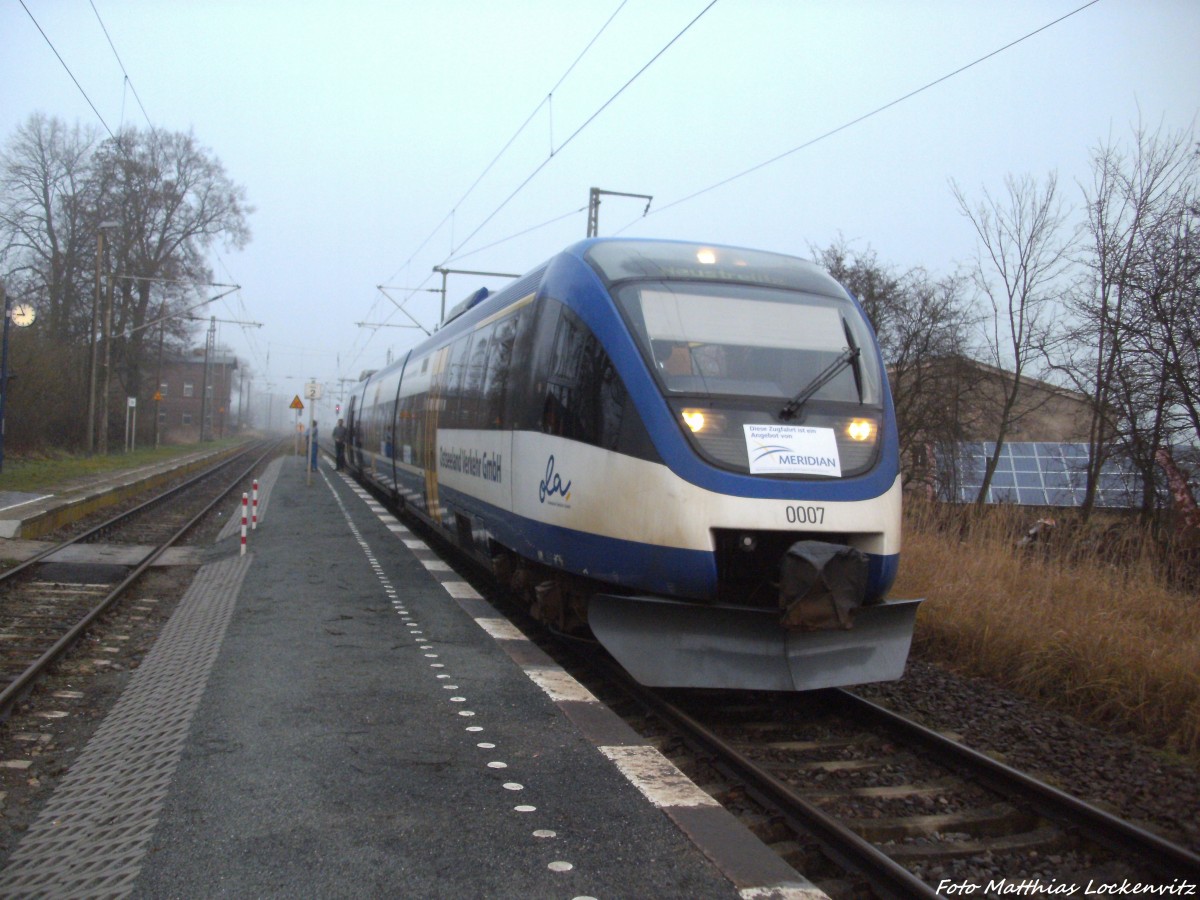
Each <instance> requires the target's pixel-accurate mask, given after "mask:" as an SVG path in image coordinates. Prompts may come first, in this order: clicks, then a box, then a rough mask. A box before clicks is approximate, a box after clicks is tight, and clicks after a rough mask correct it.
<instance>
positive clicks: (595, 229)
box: [587, 188, 654, 238]
mask: <svg viewBox="0 0 1200 900" xmlns="http://www.w3.org/2000/svg"><path fill="white" fill-rule="evenodd" d="M601 194H605V195H607V196H609V197H637V198H638V199H639V200H645V201H646V208H645V209H644V210H642V216H643V217H644V216H645V215H646V213H648V212H650V203H651V202H652V201H653V200H654V197H653V196H651V195H650V194H624V193H622V192H621V191H605V190H601V189H600V188H592V191H591V194H590V196H589V198H588V224H587V236H588V237H590V238H593V237H596V236H597V235H598V234H599V233H600V195H601Z"/></svg>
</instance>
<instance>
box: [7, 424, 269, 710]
mask: <svg viewBox="0 0 1200 900" xmlns="http://www.w3.org/2000/svg"><path fill="white" fill-rule="evenodd" d="M276 446H277V443H275V442H272V443H271V444H269V445H268V446H267V447H266V449H265V450H264V452H263V453H262V454H261V455H259V456H258V457H257V458H256V459H255V460H254V461H253V462H252V463H251V464H250V465H249V466H248V467H247V468H246V469H244V470H243V471H242V472H241V473H240V474H239V475H238V476H237V477H236V478H234V479H233V480H231V481H230V482H229V486H228V487H227V488H225V490H223V491H222V492H221V493H220V494H219V495H218V496H217V497H216V498H214V499H213V500H212V501H211V502H209V503H208V504H206V505H205V507H204V508H203V509H202V510H201V511H200V512H198V513H197V514H196V515H194V516H193V517H192V518H191V519H189V520H188V521H187V522H186V523H185V524H184V525H183V526H182V527H180V528H179V529H178V530H177V531H176V532H175V533H174V534H172V535H171V536H170V537H169V538H167V540H166V541H164V542H163V543H161V544H159V545H158V546H157V547H156V548H154V550H152V551H150V553H148V554H147V555H146V556H145V557H144V558H143V559H142V561H141V562H140V563H138V564H137V565H136V566H135V567H134V568H133V569H132V570H131V571H130V572H129V574H128V575H127V576H125V578H124V579H123V580H122V581H121V582H120V584H118V585H117V586H116V587H115V588H113V589H112V591H110V592H109V593H108V594H107V595H106V596H105V597H104V598H103V599H102V600H100V602H99V603H98V604H97V605H96V606H95V607H93V608H92V610H91V611H90V612H88V613H87V614H86V615H85V616H83V618H81V619H80V620H79V621H78V622H76V623H75V625H73V626H72V627H71V628H70V630H68V631H67V632H66V633H65V634H63V635H62V637H60V638H59V639H58V640H57V641H55V642H54V644H53V646H51V647H50V648H49V649H48V650H46V652H44V653H43V654H42V655H41V656H40V657H38V659H37V660H36V661H35V662H34V663H33V664H32V665H30V666H29V667H28V668H26V669H25V671H24V672H22V673H21V674H20V675H18V676H17V677H16V678H15V679H14V680H13V681H12V682H11V683H10V684H9V685H8V686H7V687H5V688H4V690H3V691H0V721H3V720H5V719H7V718H8V716H9V714H10V713H11V712H12V708H13V707H14V706H15V705H16V704H17V703H18V702H19V701H20V700H21V698H23V697H24V696H25V694H26V692H28V690H29V689H30V687H32V685H33V682H34V681H35V680H36V679H37V678H38V677H39V676H40V675H41V674H42V673H43V672H44V671H45V670H46V669H47V668H48V667H49V666H50V665H51V664H52V663H54V662H55V661H56V660H58V658H59V657H61V656H62V655H63V654H64V653H66V652H67V650H69V649H70V648H71V647H72V646H73V645H74V644H75V642H76V641H78V640H79V638H80V637H81V636H82V635H83V634H84V633H85V632H86V631H87V629H88V627H89V626H90V625H91V624H92V623H93V622H94V621H95V620H96V619H97V618H99V617H100V616H101V615H103V614H104V613H105V612H107V611H108V609H109V607H110V606H112V605H113V604H114V603H115V602H116V601H117V599H118V598H119V597H120V596H121V594H123V593H124V592H125V590H126V589H127V588H128V587H129V586H130V585H131V584H133V583H134V582H135V581H136V580H137V579H138V578H139V577H141V575H142V574H143V573H144V572H145V571H146V570H147V569H149V568H150V566H151V565H153V564H154V562H155V560H157V559H158V558H159V557H160V556H162V555H163V554H164V553H165V552H166V551H167V550H168V549H169V548H170V547H171V545H173V544H174V543H175V542H176V541H178V540H180V539H181V538H182V537H183V536H184V535H185V534H187V532H188V531H190V530H191V529H192V528H194V527H195V526H196V524H197V523H198V522H199V521H200V520H201V519H202V518H203V517H204V516H206V515H207V514H208V513H209V512H211V511H212V509H213V507H215V506H216V505H217V504H218V503H220V502H221V501H223V500H224V499H225V498H226V497H227V496H228V495H229V494H230V492H232V491H233V489H234V488H235V487H237V485H238V484H239V483H240V482H241V481H242V479H244V478H246V477H247V476H248V475H249V474H250V473H251V472H253V471H254V469H255V467H256V466H258V465H259V464H260V463H261V462H262V461H263V460H264V459H266V458H267V456H269V455H270V454H271V453H272V452H273V451H274V449H275V447H276ZM249 452H250V451H249V450H247V451H246V453H242V454H240V455H239V456H237V457H234V458H233V460H226V461H225V462H222V463H221V464H220V465H218V466H214V467H213V468H212V469H210V470H208V471H207V472H205V473H204V474H202V475H200V476H198V477H197V478H194V479H191V480H189V481H188V482H187V485H191V484H192V483H194V482H195V481H198V480H200V479H202V478H205V477H207V476H209V475H211V474H213V472H214V471H217V470H219V469H222V468H224V467H225V466H227V465H229V464H230V463H231V462H234V461H236V460H237V459H240V458H242V457H244V456H246V455H247V454H248V453H249ZM187 485H180V486H179V487H178V488H172V489H171V490H169V491H164V492H163V494H161V495H159V496H158V497H155V498H153V499H152V500H149V501H147V502H146V503H143V504H140V505H139V506H138V507H137V508H136V510H129V511H127V512H125V513H122V514H121V515H120V516H116V517H114V518H113V519H112V520H110V521H109V522H104V523H102V524H101V525H98V526H96V528H93V529H91V530H90V531H88V532H87V534H88V535H90V534H92V533H94V532H96V531H98V530H100V529H102V528H106V527H110V525H111V523H112V522H115V521H119V520H120V519H123V518H127V517H128V516H129V515H131V514H132V513H133V512H136V511H137V510H141V509H144V508H145V507H147V506H149V505H151V504H153V503H157V502H159V501H160V500H162V499H163V498H164V497H166V496H169V495H171V494H174V493H176V492H177V491H178V490H180V489H182V488H183V487H185V486H187ZM76 542H77V541H67V542H65V543H64V544H62V545H60V546H59V547H58V548H55V549H61V547H62V546H67V545H69V544H72V543H76ZM10 571H12V570H10ZM6 574H7V573H6Z"/></svg>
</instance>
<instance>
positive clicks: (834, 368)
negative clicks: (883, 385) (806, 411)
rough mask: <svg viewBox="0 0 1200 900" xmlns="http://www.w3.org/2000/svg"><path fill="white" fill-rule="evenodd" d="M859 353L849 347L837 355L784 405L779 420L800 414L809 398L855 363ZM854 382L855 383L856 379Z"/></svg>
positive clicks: (858, 350) (858, 349)
mask: <svg viewBox="0 0 1200 900" xmlns="http://www.w3.org/2000/svg"><path fill="white" fill-rule="evenodd" d="M860 353H862V349H861V348H859V347H850V348H848V349H846V350H843V351H842V352H841V353H839V354H838V357H837V359H835V360H834V361H833V362H831V363H830V364H829V365H827V366H826V367H825V368H824V369H823V370H822V371H821V373H820V374H819V375H817V377H816V378H814V379H813V380H812V381H810V382H809V383H808V384H806V385H805V386H804V387H803V388H801V389H800V393H798V394H797V395H796V396H795V397H793V398H792V399H791V400H789V401H788V402H787V405H785V406H784V407H783V409H781V410H780V411H779V418H781V419H791V418H793V417H794V416H795V415H796V414H797V413H798V412H800V410H801V409H803V408H804V404H805V403H807V402H808V401H809V398H810V397H812V395H813V394H815V393H816V392H817V391H819V390H820V389H821V388H823V387H825V385H827V384H829V382H831V381H832V380H833V379H834V378H836V377H837V375H838V373H839V372H841V371H842V369H844V368H846V366H848V365H850V364H851V363H854V362H857V361H858V356H859V354H860ZM856 374H857V370H856ZM855 381H856V382H857V381H858V379H857V378H856V379H855ZM861 391H862V389H861V388H860V389H859V396H860V397H861V396H862V392H861Z"/></svg>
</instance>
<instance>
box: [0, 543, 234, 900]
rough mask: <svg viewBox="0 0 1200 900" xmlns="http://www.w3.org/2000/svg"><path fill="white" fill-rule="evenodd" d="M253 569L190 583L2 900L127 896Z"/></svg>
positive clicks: (65, 784)
mask: <svg viewBox="0 0 1200 900" xmlns="http://www.w3.org/2000/svg"><path fill="white" fill-rule="evenodd" d="M252 559H253V556H250V555H247V556H237V557H230V558H229V559H226V560H222V561H221V562H217V563H213V564H211V565H207V566H204V567H202V568H201V569H200V571H199V572H198V573H197V575H196V578H195V580H194V581H193V582H192V585H191V587H189V588H188V590H187V592H186V593H185V594H184V596H183V598H182V599H181V600H180V603H179V607H178V609H176V611H175V613H174V615H172V616H171V619H170V621H169V622H168V623H167V625H166V627H165V628H164V629H163V632H162V634H161V635H160V636H159V639H158V641H156V642H155V644H154V647H153V649H152V650H151V651H150V653H149V654H147V656H146V659H145V661H144V662H143V663H142V665H141V666H140V667H139V668H138V669H137V671H135V672H134V673H133V676H132V678H131V679H130V682H129V685H128V687H127V688H126V689H125V692H124V693H123V694H122V695H121V698H120V700H119V701H118V702H117V705H116V706H115V707H113V710H112V712H111V713H109V714H108V716H106V717H105V719H104V722H103V723H102V724H101V726H100V728H99V729H98V730H97V731H96V733H95V735H93V736H92V739H91V741H89V742H88V745H87V747H86V748H84V751H83V753H82V754H81V755H80V757H79V759H78V760H77V761H76V762H75V764H74V765H73V766H72V767H71V769H70V771H69V772H68V774H67V776H66V777H65V778H64V779H63V781H62V783H61V784H60V785H59V786H58V789H57V790H56V791H55V792H54V795H53V796H52V797H51V798H50V801H49V802H48V803H47V804H46V808H45V809H44V810H43V811H42V814H41V815H40V816H39V817H38V819H37V821H36V822H35V823H34V824H33V826H32V827H31V828H30V829H29V831H28V832H27V833H26V835H25V837H24V838H23V839H22V840H21V843H20V844H19V845H18V847H17V849H16V850H15V851H14V852H13V854H12V856H10V857H9V861H8V865H7V866H6V867H5V869H4V871H3V872H0V896H2V897H53V898H56V900H57V898H83V897H87V898H120V897H126V896H128V895H129V894H130V893H131V892H132V890H133V883H134V880H135V879H136V878H137V875H138V872H139V871H140V869H141V863H142V858H143V856H144V854H145V852H146V849H147V847H148V845H149V843H150V839H151V837H152V836H153V833H154V826H155V824H156V823H157V821H158V814H159V811H160V809H161V808H162V804H163V801H164V800H165V799H166V796H167V791H168V789H169V787H170V782H171V777H172V775H173V774H174V772H175V767H176V765H177V764H178V762H179V757H180V754H181V753H182V750H183V745H184V741H185V740H186V739H187V733H188V726H189V724H190V723H191V720H192V715H193V714H194V713H195V711H196V708H197V706H199V703H200V699H201V697H202V696H203V694H204V687H205V684H206V683H207V681H208V675H209V671H210V670H211V669H212V666H213V663H214V662H215V661H216V658H217V653H218V651H219V650H220V647H221V641H222V639H223V638H224V636H225V629H226V627H227V626H228V624H229V620H230V618H231V616H232V614H233V607H234V604H235V601H236V600H237V596H238V591H239V589H240V588H241V584H242V580H243V579H244V578H245V575H246V571H247V569H248V568H249V566H250V562H251V560H252Z"/></svg>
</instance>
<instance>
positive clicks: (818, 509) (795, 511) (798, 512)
mask: <svg viewBox="0 0 1200 900" xmlns="http://www.w3.org/2000/svg"><path fill="white" fill-rule="evenodd" d="M787 520H788V524H789V525H824V524H825V507H823V506H789V507H788V508H787Z"/></svg>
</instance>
